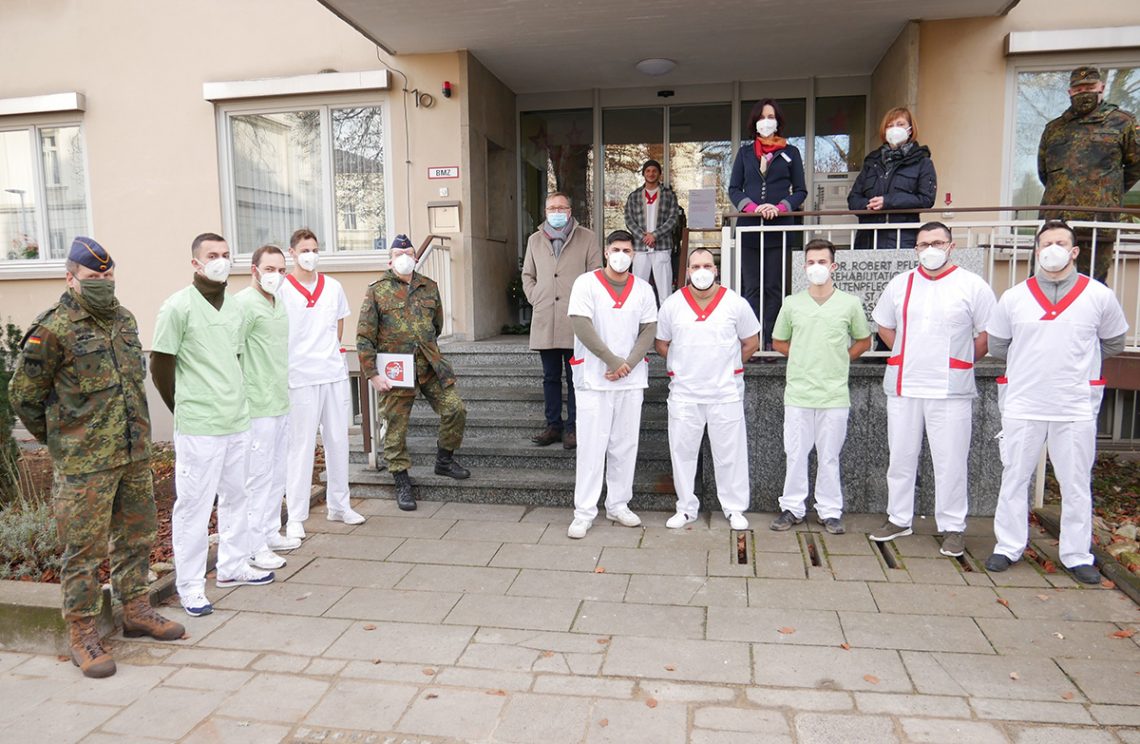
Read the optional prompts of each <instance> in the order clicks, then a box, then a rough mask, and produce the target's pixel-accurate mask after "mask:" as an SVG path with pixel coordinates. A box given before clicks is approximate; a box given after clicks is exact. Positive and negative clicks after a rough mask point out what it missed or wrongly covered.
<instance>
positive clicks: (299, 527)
mask: <svg viewBox="0 0 1140 744" xmlns="http://www.w3.org/2000/svg"><path fill="white" fill-rule="evenodd" d="M285 536H286V537H292V538H294V539H297V540H304V539H305V525H304V524H303V523H301V522H288V523H286V525H285Z"/></svg>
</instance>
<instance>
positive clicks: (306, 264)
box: [297, 251, 320, 271]
mask: <svg viewBox="0 0 1140 744" xmlns="http://www.w3.org/2000/svg"><path fill="white" fill-rule="evenodd" d="M319 260H320V257H319V256H318V255H317V253H316V252H315V251H310V252H308V253H301V254H298V256H297V265H298V266H300V267H301V268H302V269H304V270H305V271H316V270H317V262H318V261H319Z"/></svg>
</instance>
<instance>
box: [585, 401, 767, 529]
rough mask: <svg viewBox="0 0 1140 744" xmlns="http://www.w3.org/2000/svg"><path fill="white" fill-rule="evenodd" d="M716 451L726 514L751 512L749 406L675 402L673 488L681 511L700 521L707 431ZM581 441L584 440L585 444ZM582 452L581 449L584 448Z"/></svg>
mask: <svg viewBox="0 0 1140 744" xmlns="http://www.w3.org/2000/svg"><path fill="white" fill-rule="evenodd" d="M706 424H707V425H708V432H709V444H710V445H711V447H712V456H713V472H714V473H715V475H716V495H717V500H718V501H720V508H721V510H722V511H724V512H725V513H726V514H728V513H731V512H741V513H743V512H745V511H747V510H748V504H749V501H750V491H749V484H748V432H747V429H746V427H745V424H744V402H743V401H736V402H735V403H682V402H679V401H674V400H670V401H669V457H670V459H671V460H672V462H673V487H674V488H675V489H676V491H677V511H678V512H679V513H681V514H688V515H689V516H692V517H695V516H696V515H697V510H698V509H699V508H700V502H699V501H698V500H697V497H696V495H695V494H694V493H693V486H694V483H695V481H696V478H697V456H698V455H699V454H700V451H701V440H702V439H703V438H704V432H705V425H706ZM579 441H581V439H579ZM579 446H581V445H579Z"/></svg>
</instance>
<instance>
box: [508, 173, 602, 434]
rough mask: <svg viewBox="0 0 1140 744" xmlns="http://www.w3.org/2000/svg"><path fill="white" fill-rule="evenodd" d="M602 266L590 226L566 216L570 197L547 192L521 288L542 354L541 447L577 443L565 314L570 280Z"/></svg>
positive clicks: (569, 337) (532, 345)
mask: <svg viewBox="0 0 1140 744" xmlns="http://www.w3.org/2000/svg"><path fill="white" fill-rule="evenodd" d="M601 266H602V247H601V245H600V244H599V243H598V238H597V236H596V235H595V234H594V233H593V231H591V230H589V229H587V228H585V227H582V226H581V225H579V224H578V223H577V221H576V220H575V219H574V218H573V217H572V216H570V197H569V196H567V195H566V194H563V193H562V192H560V191H555V192H552V193H551V194H550V195H549V196H547V197H546V221H545V222H543V223H542V224H541V225H539V227H538V230H537V231H536V232H535V233H534V234H533V235H531V236H530V238H529V239H527V242H526V258H524V259H523V270H522V280H523V292H525V293H526V299H527V301H528V302H530V304H531V306H532V307H533V308H534V314H533V316H532V317H531V322H530V348H531V349H534V350H535V351H537V352H538V354H539V356H540V357H542V394H543V398H544V400H545V401H546V428H545V429H543V430H542V431H541V432H539V433H538V434H536V435H535V436H533V437H531V441H532V442H534V443H535V444H537V445H538V446H539V447H545V446H547V445H550V444H554V443H555V442H558V441H561V442H562V446H563V447H565V448H566V449H574V448H575V447H576V446H577V444H578V442H577V437H576V435H575V433H574V381H573V380H574V378H573V376H572V375H571V373H570V360H571V358H572V357H573V356H574V331H573V330H572V329H571V328H570V318H569V316H568V315H567V313H566V310H567V307H568V305H569V302H570V288H571V287H572V286H573V285H574V280H575V279H577V278H578V277H579V276H580V275H581V274H583V273H585V272H587V271H593V270H594V269H599V268H601ZM563 369H565V371H566V388H567V391H566V399H567V400H566V422H565V423H563V421H562V371H563Z"/></svg>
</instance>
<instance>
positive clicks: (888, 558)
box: [871, 540, 899, 568]
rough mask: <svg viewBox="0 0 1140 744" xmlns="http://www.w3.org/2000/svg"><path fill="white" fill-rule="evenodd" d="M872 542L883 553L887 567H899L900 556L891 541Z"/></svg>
mask: <svg viewBox="0 0 1140 744" xmlns="http://www.w3.org/2000/svg"><path fill="white" fill-rule="evenodd" d="M871 544H872V545H874V546H875V547H876V548H878V549H879V552H880V553H882V555H883V561H884V562H885V563H886V564H887V568H899V557H898V555H897V554H896V553H895V549H894V546H893V545H891V544H890V543H889V542H876V541H874V540H872V541H871Z"/></svg>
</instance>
